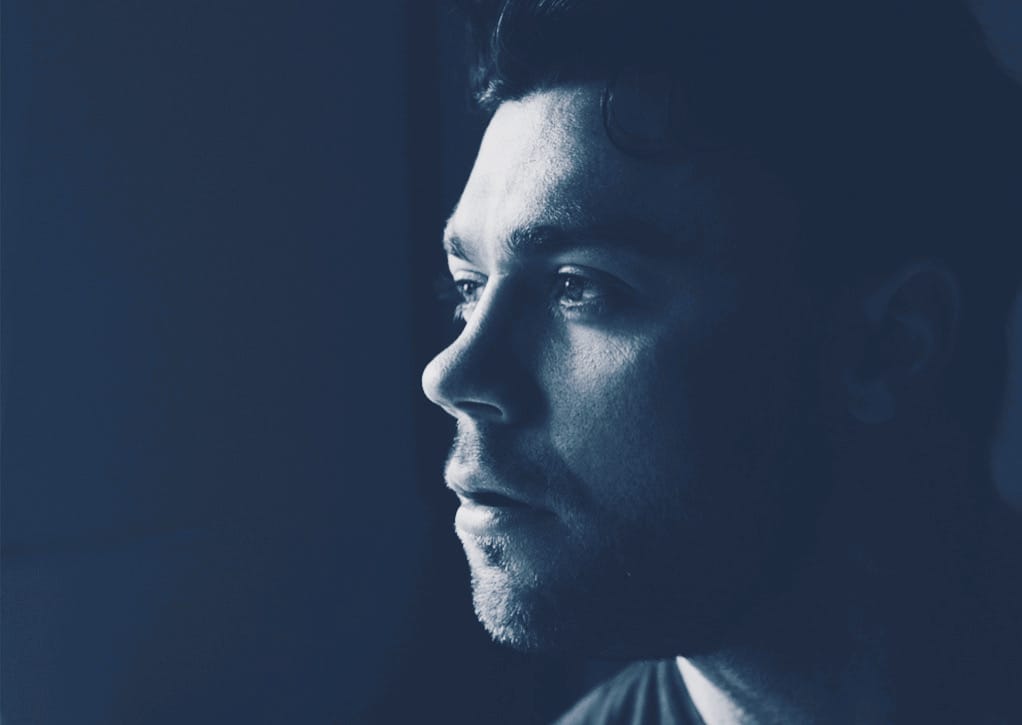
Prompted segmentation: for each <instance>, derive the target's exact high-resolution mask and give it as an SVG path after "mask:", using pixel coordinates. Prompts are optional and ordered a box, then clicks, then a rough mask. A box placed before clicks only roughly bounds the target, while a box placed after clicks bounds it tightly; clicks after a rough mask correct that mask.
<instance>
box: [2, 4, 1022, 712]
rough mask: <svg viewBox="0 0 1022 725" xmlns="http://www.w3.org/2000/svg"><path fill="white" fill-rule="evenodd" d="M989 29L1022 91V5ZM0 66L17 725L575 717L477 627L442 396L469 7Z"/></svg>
mask: <svg viewBox="0 0 1022 725" xmlns="http://www.w3.org/2000/svg"><path fill="white" fill-rule="evenodd" d="M981 9H982V10H983V13H982V15H983V17H984V18H987V19H988V21H989V24H990V27H991V28H992V29H994V31H995V36H996V43H995V45H996V47H998V48H999V50H1000V51H1001V52H1002V53H1003V55H1004V57H1005V59H1006V60H1009V61H1010V62H1012V63H1015V64H1016V65H1017V67H1019V68H1020V69H1022V46H1020V43H1022V13H1020V11H1019V9H1018V5H1016V4H1014V3H1011V2H1010V0H986V2H983V3H982V7H981ZM2 33H3V36H2V70H0V72H2V78H0V80H2V93H3V97H2V109H0V112H2V134H3V137H2V179H0V181H2V248H0V255H2V256H0V272H2V288H0V295H2V296H0V303H2V340H0V355H2V364H3V368H2V400H0V404H2V438H0V442H2V470H0V473H2V490H0V496H2V502H0V503H2V547H3V557H2V591H0V622H2V640H0V656H2V660H0V664H2V680H0V686H2V690H0V698H2V699H0V712H2V719H3V720H2V721H3V723H4V725H22V724H24V723H41V724H46V725H49V724H50V723H86V724H87V723H149V722H152V723H182V722H188V723H205V722H209V723H214V722H216V723H223V722H253V723H288V722H302V723H321V722H323V723H326V722H415V721H418V720H419V719H420V718H422V719H427V718H426V717H425V716H428V720H429V721H431V722H433V721H435V722H447V723H481V722H501V721H503V722H515V723H519V722H539V721H543V720H545V719H547V718H548V717H549V716H551V715H552V714H554V713H555V712H557V711H558V710H559V709H560V708H562V707H564V706H565V705H566V704H568V702H569V701H570V700H571V699H572V697H573V696H575V695H576V694H577V693H578V691H579V688H581V687H583V686H584V683H585V681H586V679H587V677H590V676H591V675H592V670H588V671H587V670H585V668H583V667H581V666H580V665H579V663H574V662H563V661H554V660H547V659H537V658H526V657H522V656H518V655H514V654H512V653H509V652H506V651H504V650H501V649H498V648H496V647H494V646H492V645H491V644H490V643H489V641H488V638H487V637H486V635H485V634H484V632H483V631H482V628H481V627H480V626H479V625H478V624H477V623H476V621H475V618H474V616H473V614H472V611H471V604H470V598H469V593H468V574H467V567H466V566H465V564H464V561H463V555H462V553H461V549H460V546H459V544H458V542H457V540H456V539H455V537H454V535H453V531H452V516H453V508H454V499H453V497H452V496H451V495H450V494H449V493H447V492H445V491H444V490H443V484H442V480H441V477H440V467H441V463H442V460H443V455H444V452H445V448H446V444H447V441H448V440H449V436H450V426H449V423H448V421H447V420H446V419H445V417H444V416H443V415H442V414H440V413H439V412H436V411H434V410H431V409H430V406H429V405H428V403H426V402H425V400H424V399H423V398H422V397H421V395H420V393H419V382H418V381H419V372H420V370H421V368H422V366H423V365H424V364H425V362H426V360H428V358H429V357H430V355H431V354H432V353H433V352H434V351H435V350H436V349H438V348H439V347H440V346H441V344H442V343H443V341H444V340H445V339H446V338H447V337H448V336H449V335H450V334H452V333H453V328H449V326H448V323H447V321H446V315H447V312H446V311H445V310H443V309H442V308H441V307H440V306H438V305H436V304H434V303H433V291H432V289H433V278H434V276H435V274H436V273H437V272H439V270H440V269H441V267H442V258H441V254H440V252H439V235H440V230H441V228H442V223H443V219H444V217H445V215H446V213H447V212H448V211H449V210H450V208H451V205H452V204H453V203H454V201H455V199H456V197H457V192H458V189H459V185H460V184H461V182H462V181H463V179H464V177H465V175H466V174H467V172H468V169H469V167H470V164H471V160H472V154H473V152H474V148H475V145H476V143H477V142H478V138H479V135H480V134H481V130H482V125H483V119H482V118H480V117H479V116H477V115H474V114H473V113H472V112H470V110H469V103H468V100H467V96H466V94H465V91H464V90H463V86H464V83H463V80H464V79H463V74H464V72H463V59H462V42H461V41H462V39H461V36H460V32H459V29H458V25H457V23H456V22H455V20H454V19H453V18H452V16H451V12H450V11H449V10H448V8H447V6H446V4H441V3H434V2H425V1H423V0H404V2H377V3H357V4H356V3H342V2H337V1H336V0H335V1H332V2H326V1H321V2H320V1H317V2H303V3H296V4H294V5H293V6H292V5H287V4H284V3H271V2H262V1H252V0H249V1H248V2H240V1H229V0H215V1H213V2H210V1H209V0H205V1H204V2H198V1H197V0H175V1H174V2H128V1H127V0H119V1H115V0H105V1H102V2H81V1H80V0H77V1H75V0H5V2H4V3H3V5H2ZM1020 72H1022V71H1020ZM1020 133H1022V130H1020ZM1015 327H1016V328H1018V329H1017V330H1016V333H1015V335H1016V336H1015V341H1014V344H1013V349H1014V350H1015V351H1016V360H1015V366H1016V368H1022V354H1018V352H1019V351H1020V349H1022V313H1020V314H1019V315H1017V322H1016V324H1015ZM1020 377H1022V376H1019V375H1018V374H1016V378H1015V380H1016V383H1015V387H1014V392H1013V393H1012V395H1013V396H1014V398H1013V400H1014V402H1013V403H1012V404H1011V405H1010V406H1009V408H1008V415H1007V417H1006V421H1007V425H1006V427H1005V429H1004V433H1003V435H1002V440H1001V447H1000V449H999V453H998V457H997V459H996V469H997V471H998V472H999V482H1000V484H1001V486H1002V488H1003V490H1004V491H1005V493H1006V495H1008V496H1009V497H1012V498H1013V499H1014V500H1016V501H1018V502H1019V504H1020V505H1022V460H1020V457H1022V453H1020V451H1022V386H1020V383H1019V382H1018V381H1019V379H1020Z"/></svg>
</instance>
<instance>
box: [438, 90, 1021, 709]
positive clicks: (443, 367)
mask: <svg viewBox="0 0 1022 725" xmlns="http://www.w3.org/2000/svg"><path fill="white" fill-rule="evenodd" d="M600 91H601V87H600V86H599V85H585V84H580V85H566V86H560V87H553V88H547V89H542V90H539V91H536V92H534V93H532V94H530V95H528V96H526V97H524V98H522V99H520V100H516V101H507V102H505V103H503V104H502V105H501V106H500V107H499V108H498V110H497V111H496V113H495V114H494V116H493V118H492V120H491V122H490V125H489V127H488V129H487V131H486V134H485V137H484V139H483V142H482V144H481V147H480V150H479V155H478V158H477V160H476V163H475V166H474V168H473V170H472V173H471V176H470V178H469V180H468V182H467V184H466V186H465V189H464V192H463V194H462V197H461V199H460V201H459V203H458V205H457V207H456V209H455V212H454V214H453V215H452V217H451V219H450V221H449V223H448V228H447V230H446V233H445V248H446V249H447V251H448V265H449V268H450V271H451V276H452V278H453V280H454V282H455V284H456V286H457V288H458V290H459V291H460V293H461V295H462V304H461V305H460V306H459V312H458V314H459V315H460V317H461V318H462V319H463V320H464V323H465V324H464V328H463V329H462V331H461V333H460V334H459V335H458V336H457V338H456V339H455V340H454V341H453V342H452V343H451V344H450V346H448V347H447V348H446V349H445V350H443V351H442V352H441V353H440V354H439V355H437V357H436V358H435V359H434V360H433V361H432V362H430V364H429V365H428V366H427V367H426V369H425V371H424V373H423V389H424V391H425V393H426V395H427V396H428V397H429V398H430V400H432V401H433V402H434V403H436V404H437V405H439V406H441V407H442V408H443V409H444V410H446V411H447V412H448V413H450V414H451V415H452V416H453V417H454V418H455V419H456V421H457V435H456V438H455V442H454V445H453V447H452V450H451V454H450V456H449V460H448V464H447V466H446V470H445V476H446V479H447V484H448V486H449V487H450V488H451V489H452V490H453V491H454V492H455V493H456V494H457V495H458V496H459V499H460V501H461V507H460V508H459V510H458V514H457V516H456V521H455V529H456V531H457V533H458V536H459V537H460V539H461V542H462V544H463V546H464V548H465V552H466V555H467V558H468V561H469V565H470V569H471V574H472V581H473V598H474V603H475V608H476V612H477V614H478V616H479V619H480V620H481V622H482V623H483V625H484V626H485V627H486V628H487V629H488V630H489V632H490V633H491V634H492V635H493V636H494V638H495V639H496V640H497V641H499V642H502V643H505V644H509V645H512V646H515V647H518V648H522V649H530V650H543V651H551V650H554V651H557V650H560V651H566V652H571V653H573V654H588V655H596V656H604V657H606V656H619V657H626V658H653V657H664V656H671V657H673V656H680V659H679V662H680V663H681V664H680V666H681V669H682V674H683V677H684V679H685V681H686V684H687V686H688V688H689V690H690V692H691V695H692V697H693V701H694V702H695V703H696V706H697V707H698V708H699V709H700V711H701V713H702V714H703V716H704V719H705V720H706V721H707V722H708V723H711V724H716V723H739V722H740V723H770V722H784V723H799V722H828V723H852V722H855V723H859V722H861V723H876V722H895V721H904V722H936V721H940V719H939V718H940V717H944V718H948V717H950V718H951V720H950V721H952V722H965V721H971V720H970V718H971V717H972V715H973V714H974V713H972V711H971V710H969V709H968V708H967V707H966V709H964V710H961V709H960V710H957V711H956V710H952V709H950V700H948V699H947V696H948V695H949V694H950V693H958V692H969V691H970V689H969V688H970V687H974V686H977V685H978V684H980V679H977V675H976V673H977V672H979V670H976V669H975V668H971V669H970V665H969V663H971V662H975V661H976V659H975V656H976V652H978V651H979V650H978V649H975V651H973V650H970V649H969V648H970V647H971V648H978V647H981V646H982V645H979V644H976V643H978V642H979V641H980V640H979V639H978V638H977V637H975V636H973V632H972V631H971V630H969V629H968V628H967V627H965V628H963V627H962V622H969V621H977V620H976V619H975V614H974V613H973V614H969V613H967V612H966V611H965V610H964V609H962V608H961V607H960V605H959V603H960V602H963V601H967V600H968V599H969V597H968V596H963V593H964V592H965V590H964V589H962V587H970V586H973V585H972V584H969V583H968V582H970V581H971V580H970V579H969V578H968V576H967V569H968V567H969V566H970V564H969V562H970V561H972V560H973V556H974V554H975V552H976V551H978V549H976V548H975V546H977V545H978V543H977V542H978V538H977V531H981V530H983V527H984V524H982V515H981V512H980V511H979V510H978V508H977V507H979V506H981V505H982V504H980V497H974V496H970V495H969V494H968V492H969V491H972V490H974V489H972V488H970V485H971V484H970V481H969V479H970V476H971V469H970V464H969V462H968V455H967V450H968V445H967V444H966V442H965V437H964V436H963V434H962V432H961V430H960V429H959V428H958V427H957V424H956V423H955V422H954V421H953V420H952V419H951V418H950V417H949V416H948V415H947V413H946V411H944V409H943V408H942V406H940V405H939V404H938V403H937V402H936V401H937V396H936V393H935V391H936V390H938V389H939V381H940V377H941V373H942V370H943V368H944V366H945V365H946V363H947V360H948V359H949V358H950V357H951V351H952V349H953V345H954V340H955V337H956V332H955V328H956V325H957V319H958V290H957V284H956V281H955V278H954V276H953V275H952V274H950V273H949V272H948V270H947V269H945V268H944V267H943V266H942V265H941V264H940V263H936V262H932V261H928V260H915V261H913V262H912V263H911V264H908V265H906V266H904V267H902V268H899V269H897V270H892V271H890V273H889V274H879V275H878V276H877V277H876V278H875V279H873V278H871V279H868V280H858V281H849V282H848V283H847V284H844V285H843V287H842V291H841V293H840V294H836V295H835V296H834V299H832V300H828V301H827V304H826V305H824V304H823V302H822V301H821V300H819V299H816V298H814V297H813V294H812V293H810V292H808V291H807V290H810V289H817V288H818V287H819V285H809V284H806V282H807V281H808V280H807V278H806V276H805V275H806V274H807V272H806V271H805V270H804V269H803V268H802V267H800V265H799V263H798V259H799V255H798V254H797V244H796V243H797V242H798V243H804V242H799V241H798V240H799V232H800V229H799V214H798V209H797V206H796V205H795V204H794V203H793V202H792V200H791V199H790V198H789V196H788V194H787V192H786V190H785V187H784V186H783V184H781V183H779V182H778V180H777V179H775V178H773V177H771V176H770V174H768V173H766V172H765V171H764V170H762V169H760V168H758V167H757V166H756V165H755V164H753V163H752V162H751V161H749V160H748V159H743V158H741V157H739V156H737V155H736V154H733V153H728V152H726V151H720V150H718V151H713V152H710V151H703V152H698V153H693V154H692V155H691V156H690V157H688V158H685V159H682V160H680V161H672V162H670V163H667V162H662V161H655V160H642V159H638V158H634V157H632V156H628V155H626V154H624V153H623V152H621V151H620V150H619V149H617V148H616V147H615V146H614V145H613V144H612V143H611V142H610V141H609V140H608V138H607V135H606V133H605V131H604V128H603V124H602V119H601V111H600ZM817 294H818V293H817ZM934 632H939V633H940V636H939V637H934V636H933V633H934ZM959 645H961V648H959V649H957V650H956V648H957V647H959ZM948 651H952V652H953V651H958V652H960V653H961V652H970V653H971V654H961V656H958V657H950V658H949V657H946V656H942V655H944V653H945V652H948ZM956 664H960V666H958V667H956ZM963 683H965V684H963ZM1002 689H1003V688H1002ZM935 693H937V696H935ZM963 699H964V700H966V701H967V700H968V697H964V698H963ZM920 703H922V705H923V709H919V706H920ZM960 704H961V703H960V702H959V703H956V705H960ZM927 707H928V708H929V709H928V710H927V709H926V708H927ZM956 717H957V718H958V719H957V720H955V718H956ZM935 718H937V719H935ZM962 718H965V719H962Z"/></svg>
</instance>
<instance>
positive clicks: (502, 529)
mask: <svg viewBox="0 0 1022 725" xmlns="http://www.w3.org/2000/svg"><path fill="white" fill-rule="evenodd" d="M447 487H448V488H449V489H451V490H452V491H453V492H454V493H455V494H456V495H457V496H458V500H459V501H460V502H461V506H460V507H458V512H457V514H456V515H455V517H454V526H455V528H456V529H457V531H458V532H459V533H461V534H467V535H471V536H476V537H485V536H496V535H499V534H501V533H507V532H510V531H511V530H513V529H516V528H520V527H521V526H524V525H527V524H528V523H530V522H536V521H539V520H541V519H543V518H545V517H548V516H550V515H551V512H550V511H549V510H547V509H546V508H544V507H543V506H540V505H538V503H536V502H534V501H532V500H530V499H528V498H526V497H525V496H523V495H522V494H521V493H520V492H518V491H515V490H513V489H511V488H509V487H507V486H504V485H502V484H500V483H499V482H498V481H496V480H494V479H493V478H491V477H488V476H487V477H483V476H478V475H473V476H464V477H458V478H449V479H448V481H447Z"/></svg>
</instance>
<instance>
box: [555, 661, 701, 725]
mask: <svg viewBox="0 0 1022 725" xmlns="http://www.w3.org/2000/svg"><path fill="white" fill-rule="evenodd" d="M691 712H692V710H691V705H690V703H689V700H688V695H687V694H686V692H685V686H684V684H683V682H682V680H681V675H680V673H679V672H678V668H677V665H676V664H675V662H674V660H658V661H654V662H638V663H636V664H633V665H630V666H629V667H626V668H625V669H624V670H623V671H622V672H620V673H619V674H618V675H616V676H615V677H613V678H611V679H610V680H608V681H607V682H605V683H603V684H602V685H599V686H598V687H596V688H595V689H594V690H593V691H592V692H590V693H589V694H588V695H586V696H585V697H583V698H582V699H581V700H579V702H578V703H577V704H576V705H575V706H574V707H573V708H571V709H570V710H569V711H568V712H566V713H565V714H564V715H562V716H561V718H560V719H559V720H557V721H556V725H611V724H614V725H616V724H618V723H621V724H623V725H630V724H631V723H636V724H638V723H663V724H664V725H666V724H667V723H671V724H672V725H687V724H688V723H694V722H697V721H695V720H693V719H692V717H691Z"/></svg>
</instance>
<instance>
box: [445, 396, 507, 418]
mask: <svg viewBox="0 0 1022 725" xmlns="http://www.w3.org/2000/svg"><path fill="white" fill-rule="evenodd" d="M455 407H456V408H459V409H461V410H462V411H463V412H465V413H467V414H468V415H470V416H472V417H473V418H493V419H498V420H501V419H503V418H504V411H503V410H501V409H500V408H499V407H498V406H496V405H493V404H491V403H481V402H479V401H477V400H459V401H458V402H457V403H456V404H455Z"/></svg>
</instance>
